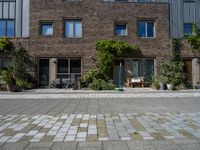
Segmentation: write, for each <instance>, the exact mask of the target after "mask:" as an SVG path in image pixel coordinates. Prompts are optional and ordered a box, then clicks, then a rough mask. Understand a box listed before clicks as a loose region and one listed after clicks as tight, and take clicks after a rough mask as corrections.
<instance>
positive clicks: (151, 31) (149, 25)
mask: <svg viewBox="0 0 200 150" xmlns="http://www.w3.org/2000/svg"><path fill="white" fill-rule="evenodd" d="M147 37H154V22H153V21H152V22H148V23H147Z"/></svg>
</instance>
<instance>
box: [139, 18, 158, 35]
mask: <svg viewBox="0 0 200 150" xmlns="http://www.w3.org/2000/svg"><path fill="white" fill-rule="evenodd" d="M142 21H143V22H145V36H144V37H143V36H140V34H139V23H140V22H142ZM148 22H153V24H154V26H153V35H154V36H153V37H150V36H148ZM137 36H138V37H139V38H143V39H155V38H156V21H155V19H138V20H137Z"/></svg>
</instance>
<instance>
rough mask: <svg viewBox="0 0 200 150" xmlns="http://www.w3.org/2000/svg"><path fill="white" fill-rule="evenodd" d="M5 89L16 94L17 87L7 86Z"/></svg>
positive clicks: (13, 85)
mask: <svg viewBox="0 0 200 150" xmlns="http://www.w3.org/2000/svg"><path fill="white" fill-rule="evenodd" d="M6 88H7V90H8V91H9V92H17V86H16V85H15V84H7V85H6Z"/></svg>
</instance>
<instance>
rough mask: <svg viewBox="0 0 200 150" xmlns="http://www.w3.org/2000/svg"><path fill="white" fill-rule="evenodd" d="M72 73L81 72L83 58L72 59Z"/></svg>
mask: <svg viewBox="0 0 200 150" xmlns="http://www.w3.org/2000/svg"><path fill="white" fill-rule="evenodd" d="M70 73H81V59H74V60H73V59H71V60H70Z"/></svg>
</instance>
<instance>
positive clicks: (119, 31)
mask: <svg viewBox="0 0 200 150" xmlns="http://www.w3.org/2000/svg"><path fill="white" fill-rule="evenodd" d="M115 34H116V35H117V36H126V35H127V24H116V25H115Z"/></svg>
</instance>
